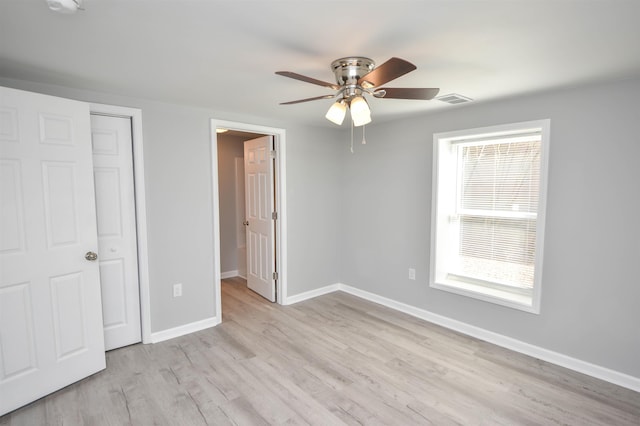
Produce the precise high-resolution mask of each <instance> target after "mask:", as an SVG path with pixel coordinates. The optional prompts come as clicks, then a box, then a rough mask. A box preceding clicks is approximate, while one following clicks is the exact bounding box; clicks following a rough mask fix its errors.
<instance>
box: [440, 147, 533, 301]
mask: <svg viewBox="0 0 640 426" xmlns="http://www.w3.org/2000/svg"><path fill="white" fill-rule="evenodd" d="M456 149H457V151H458V153H457V154H458V170H459V174H458V188H459V192H458V193H459V197H458V199H457V211H456V213H457V214H456V218H457V222H458V224H457V226H459V232H460V244H459V249H458V253H456V254H455V255H456V256H457V257H458V259H457V260H458V261H457V262H454V265H456V267H455V268H453V270H452V271H451V272H450V273H451V274H454V275H460V276H467V277H470V278H475V279H479V280H486V281H491V282H495V283H497V284H504V285H511V286H514V287H521V288H532V287H533V275H534V260H535V244H536V217H537V211H538V198H539V182H540V136H539V135H538V136H537V137H536V138H535V140H532V141H529V142H506V143H501V142H500V141H499V140H498V141H496V142H495V143H491V144H486V145H476V144H473V143H470V144H458V145H456Z"/></svg>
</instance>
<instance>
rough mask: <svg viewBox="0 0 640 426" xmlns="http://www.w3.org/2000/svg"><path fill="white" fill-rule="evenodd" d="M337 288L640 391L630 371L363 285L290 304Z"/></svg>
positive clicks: (309, 293)
mask: <svg viewBox="0 0 640 426" xmlns="http://www.w3.org/2000/svg"><path fill="white" fill-rule="evenodd" d="M333 291H344V292H345V293H349V294H351V295H353V296H356V297H359V298H361V299H365V300H368V301H370V302H373V303H377V304H379V305H383V306H386V307H387V308H391V309H393V310H396V311H399V312H403V313H405V314H408V315H411V316H413V317H416V318H420V319H422V320H425V321H428V322H430V323H433V324H437V325H440V326H442V327H445V328H448V329H450V330H454V331H457V332H460V333H463V334H466V335H467V336H471V337H475V338H476V339H480V340H483V341H485V342H488V343H492V344H494V345H497V346H501V347H503V348H506V349H510V350H512V351H514V352H519V353H521V354H524V355H528V356H531V357H534V358H537V359H540V360H542V361H546V362H549V363H551V364H555V365H559V366H560V367H565V368H568V369H570V370H573V371H577V372H579V373H583V374H586V375H589V376H591V377H595V378H597V379H601V380H604V381H607V382H609V383H613V384H615V385H618V386H622V387H625V388H627V389H631V390H634V391H636V392H640V377H634V376H630V375H628V374H625V373H621V372H619V371H615V370H611V369H609V368H606V367H602V366H599V365H596V364H592V363H590V362H587V361H583V360H580V359H577V358H573V357H570V356H568V355H564V354H561V353H559V352H555V351H552V350H549V349H545V348H541V347H539V346H535V345H532V344H529V343H526V342H523V341H521V340H517V339H514V338H512V337H508V336H504V335H502V334H498V333H494V332H493V331H489V330H485V329H483V328H480V327H477V326H474V325H471V324H467V323H465V322H462V321H458V320H454V319H452V318H449V317H445V316H443V315H439V314H435V313H433V312H430V311H427V310H426V309H421V308H417V307H415V306H411V305H407V304H406V303H402V302H398V301H396V300H393V299H389V298H387V297H383V296H379V295H377V294H375V293H370V292H368V291H365V290H361V289H359V288H356V287H352V286H349V285H346V284H342V283H336V284H331V285H328V286H325V287H321V288H319V289H316V290H311V291H307V292H304V293H300V294H297V295H294V296H291V297H288V298H287V303H286V304H287V305H290V304H294V303H298V302H302V301H303V300H308V299H311V298H313V297H317V296H322V295H324V294H328V293H331V292H333Z"/></svg>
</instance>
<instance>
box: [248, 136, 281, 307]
mask: <svg viewBox="0 0 640 426" xmlns="http://www.w3.org/2000/svg"><path fill="white" fill-rule="evenodd" d="M272 149H273V136H262V137H260V138H257V139H252V140H249V141H246V142H245V143H244V173H245V214H246V221H245V225H246V228H247V244H246V245H247V286H248V287H249V288H250V289H251V290H253V291H255V292H256V293H258V294H259V295H261V296H262V297H264V298H266V299H268V300H270V301H271V302H275V300H276V282H275V279H274V276H273V273H274V271H275V258H274V252H275V250H274V238H273V235H274V220H273V218H272V213H273V211H274V209H273V206H274V198H273V160H272V158H271V151H272Z"/></svg>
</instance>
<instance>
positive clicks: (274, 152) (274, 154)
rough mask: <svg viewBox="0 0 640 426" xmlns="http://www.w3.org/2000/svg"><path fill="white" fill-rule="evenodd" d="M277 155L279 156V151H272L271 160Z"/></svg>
mask: <svg viewBox="0 0 640 426" xmlns="http://www.w3.org/2000/svg"><path fill="white" fill-rule="evenodd" d="M276 155H278V153H277V151H276V150H275V149H274V150H271V158H276Z"/></svg>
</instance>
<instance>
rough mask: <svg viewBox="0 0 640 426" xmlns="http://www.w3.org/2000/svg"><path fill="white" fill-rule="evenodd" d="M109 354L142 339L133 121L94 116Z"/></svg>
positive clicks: (101, 255)
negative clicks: (111, 350)
mask: <svg viewBox="0 0 640 426" xmlns="http://www.w3.org/2000/svg"><path fill="white" fill-rule="evenodd" d="M91 140H92V146H93V175H94V181H95V187H96V211H97V222H98V250H100V259H99V265H100V286H101V289H102V318H103V323H104V346H105V349H106V350H110V349H115V348H120V347H122V346H127V345H131V344H133V343H137V342H139V341H140V340H141V334H140V293H139V284H138V257H137V256H138V249H137V242H136V210H135V192H134V185H133V147H132V138H131V119H129V118H124V117H109V116H105V115H95V114H92V115H91Z"/></svg>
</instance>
